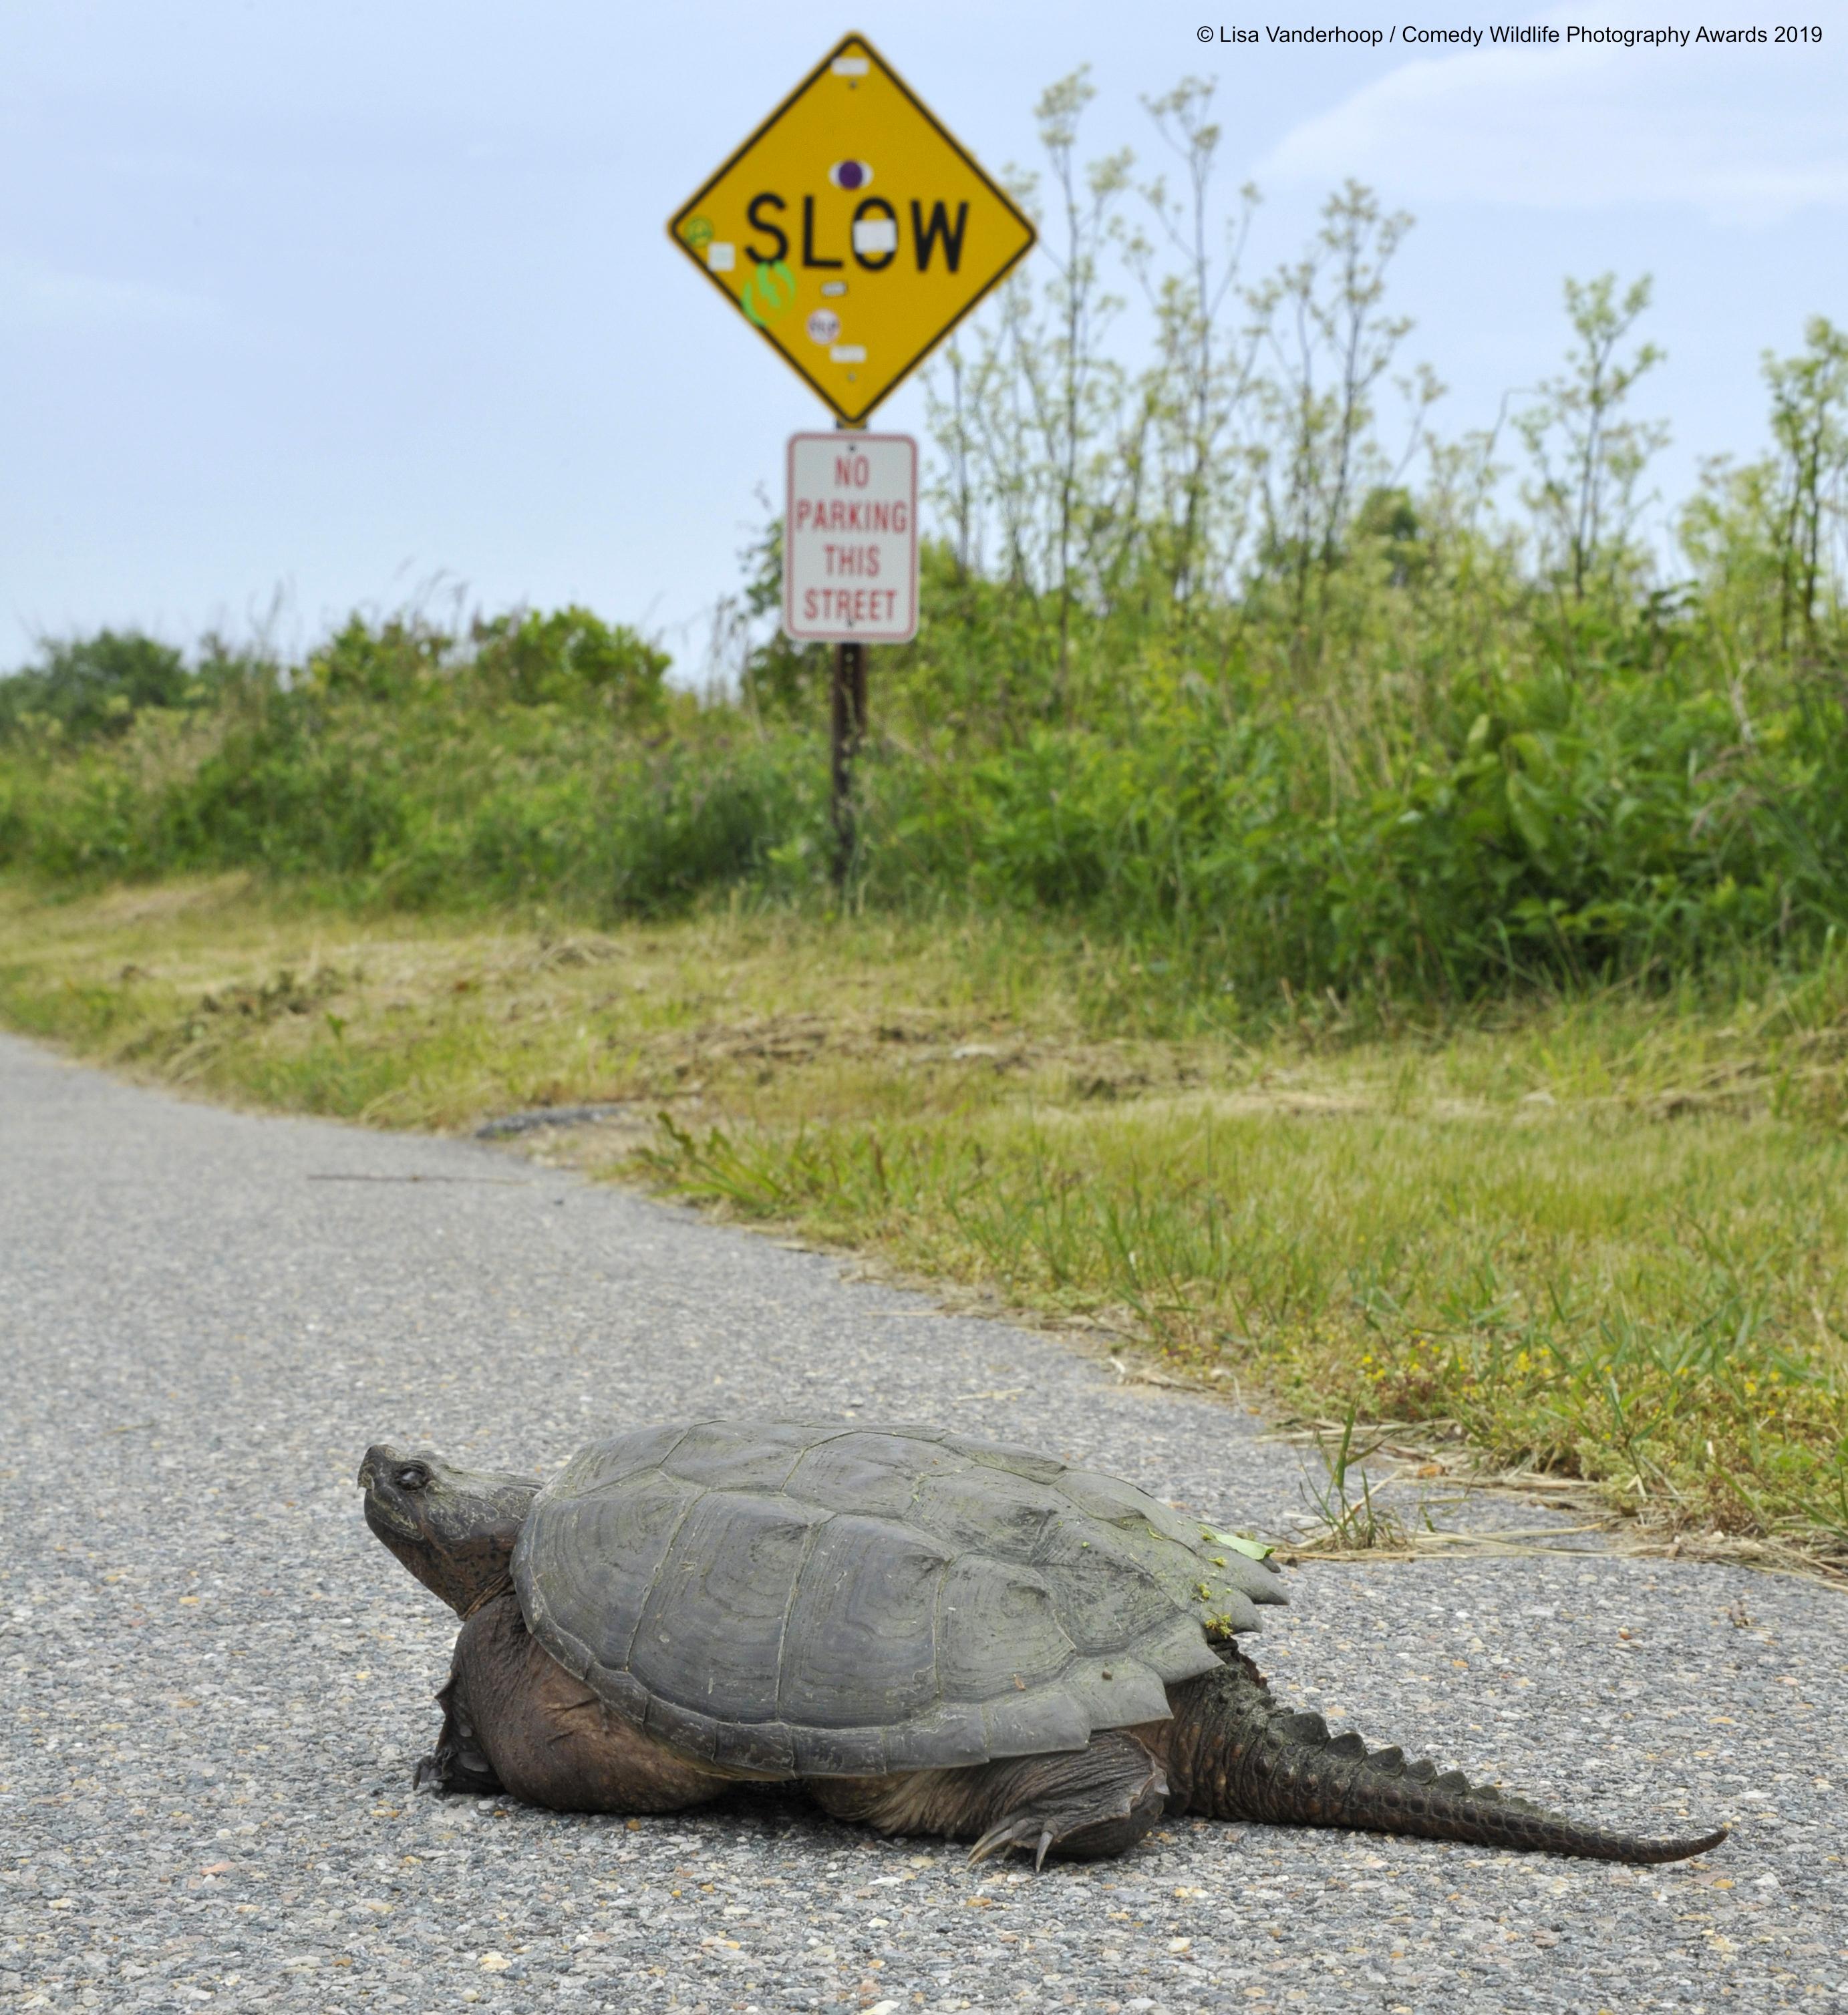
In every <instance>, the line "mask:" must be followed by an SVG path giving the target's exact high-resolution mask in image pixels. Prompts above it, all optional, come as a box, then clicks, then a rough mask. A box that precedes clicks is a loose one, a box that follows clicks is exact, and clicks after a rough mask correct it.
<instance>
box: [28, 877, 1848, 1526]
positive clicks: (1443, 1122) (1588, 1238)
mask: <svg viewBox="0 0 1848 2015" xmlns="http://www.w3.org/2000/svg"><path fill="white" fill-rule="evenodd" d="M0 946H3V948H0V1015H3V1016H4V1017H5V1019H6V1020H7V1021H8V1022H10V1023H11V1024H12V1025H13V1026H14V1027H16V1028H20V1029H25V1030H27V1031H30V1032H31V1033H36V1034H39V1035H41V1036H48V1037H50V1038H52V1039H54V1040H59V1041H61V1042H63V1043H67V1045H69V1046H70V1047H71V1048H73V1049H74V1051H77V1053H78V1054H83V1055H85V1056H88V1057H90V1058H94V1059H95V1060H97V1061H101V1062H103V1063H106V1064H108V1065H112V1066H113V1067H115V1068H117V1069H127V1070H129V1071H131V1072H135V1073H137V1074H138V1075H142V1076H146V1077H149V1078H152V1079H158V1080H160V1081H164V1082H167V1083H175V1084H180V1085H187V1086H192V1087H196V1088H198V1089H199V1090H202V1091H205V1092H208V1093H210V1094H213V1095H214V1096H218V1097H228V1098H231V1099H234V1100H237V1101H241V1102H246V1103H250V1104H256V1105H259V1106H262V1107H264V1108H272V1109H281V1110H288V1111H296V1112H318V1113H324V1114H330V1115H338V1116H341V1117H344V1118H349V1119H358V1120H362V1121H365V1122H369V1123H373V1124H381V1125H390V1126H435V1127H439V1128H449V1129H462V1128H466V1127H468V1126H473V1125H474V1124H476V1123H478V1122H480V1121H482V1120H484V1119H487V1118H490V1117H491V1116H493V1115H497V1114H504V1113H506V1112H511V1111H515V1110H518V1109H522V1108H533V1107H540V1106H547V1105H555V1104H570V1103H577V1102H587V1103H593V1102H602V1103H607V1104H610V1105H613V1106H614V1107H616V1108H618V1112H619V1115H628V1117H629V1120H630V1122H631V1123H630V1124H629V1125H628V1126H627V1128H626V1129H625V1128H624V1126H620V1125H619V1126H615V1127H613V1128H609V1129H606V1130H602V1131H601V1132H600V1133H595V1134H593V1135H591V1136H589V1137H588V1139H589V1140H590V1142H591V1147H590V1149H589V1151H590V1152H591V1155H592V1156H593V1158H596V1157H599V1156H600V1157H601V1159H602V1163H603V1165H604V1166H605V1167H606V1169H607V1170H608V1171H609V1173H629V1174H631V1175H633V1174H634V1173H637V1172H638V1171H639V1172H641V1173H645V1175H646V1176H648V1177H649V1179H650V1180H653V1181H654V1182H655V1183H658V1184H660V1186H662V1187H666V1188H668V1189H671V1190H673V1191H676V1192H677V1193H678V1194H682V1195H685V1196H688V1197H691V1198H696V1199H699V1200H701V1201H704V1202H706V1204H708V1205H710V1206H712V1207H714V1208H715V1209H719V1210H721V1211H723V1212H725V1213H726V1214H728V1215H730V1216H734V1217H736V1218H739V1219H747V1220H751V1219H754V1220H757V1221H761V1222H775V1223H778V1224H782V1225H786V1226H790V1227H796V1229H798V1230H800V1231H801V1232H802V1233H803V1234H805V1235H806V1236H808V1237H812V1238H815V1239H818V1240H821V1241H827V1242H829V1243H832V1244H836V1245H841V1246H844V1247H850V1248H855V1249H857V1250H860V1251H862V1252H868V1253H870V1254H872V1255H877V1256H878V1257H879V1259H882V1260H883V1262H884V1263H886V1264H888V1265H890V1266H893V1268H896V1269H897V1270H902V1271H904V1272H905V1273H910V1274H912V1275H915V1276H918V1277H924V1278H927V1279H930V1280H937V1281H940V1282H955V1283H958V1284H965V1285H967V1286H970V1287H974V1288H981V1289H983V1290H987V1291H990V1292H991V1293H994V1294H995V1295H998V1296H999V1297H1001V1298H1002V1299H1003V1300H1004V1301H1005V1303H1006V1304H1007V1305H1008V1306H1012V1307H1015V1308H1017V1309H1021V1310H1023V1311H1027V1312H1031V1313H1035V1314H1037V1315H1039V1316H1046V1317H1054V1318H1065V1319H1082V1320H1088V1321H1089V1322H1091V1323H1093V1324H1102V1325H1105V1326H1106V1327H1113V1328H1115V1329H1118V1330H1120V1331H1122V1332H1124V1334H1126V1335H1128V1336H1133V1337H1134V1338H1137V1339H1138V1340H1140V1341H1141V1342H1144V1343H1145V1344H1146V1345H1149V1347H1151V1348H1152V1349H1156V1350H1158V1351H1159V1352H1162V1353H1163V1355H1164V1356H1165V1357H1166V1358H1167V1359H1168V1360H1169V1362H1170V1364H1171V1365H1172V1366H1173V1367H1175V1368H1177V1369H1178V1370H1181V1371H1182V1372H1184V1373H1190V1374H1195V1375H1200V1376H1203V1377H1220V1378H1235V1379H1236V1380H1237V1381H1239V1382H1240V1384H1241V1385H1242V1388H1243V1389H1244V1390H1245V1391H1246V1393H1247V1395H1248V1396H1254V1395H1259V1394H1261V1395H1264V1399H1265V1401H1266V1403H1267V1405H1269V1406H1271V1407H1272V1408H1273V1409H1293V1410H1297V1411H1299V1412H1301V1413H1308V1414H1311V1415H1319V1416H1323V1417H1327V1416H1330V1415H1332V1416H1336V1417H1340V1416H1343V1415H1345V1414H1352V1415H1353V1416H1354V1417H1357V1418H1359V1419H1360V1420H1361V1421H1368V1420H1380V1419H1387V1420H1391V1421H1398V1422H1403V1423H1418V1424H1422V1425H1423V1427H1424V1428H1426V1431H1429V1432H1433V1433H1442V1432H1454V1433H1460V1434H1461V1435H1463V1436H1465V1437H1466V1438H1467V1439H1468V1441H1469V1443H1470V1444H1471V1445H1472V1446H1473V1448H1474V1449H1476V1451H1477V1452H1478V1453H1479V1456H1480V1457H1481V1458H1482V1459H1483V1460H1484V1461H1485V1462H1487V1463H1489V1464H1493V1465H1495V1466H1497V1467H1529V1468H1532V1469H1535V1470H1538V1471H1544V1472H1547V1473H1548V1474H1552V1475H1555V1476H1564V1477H1572V1478H1580V1479H1582V1480H1583V1481H1584V1482H1586V1483H1587V1485H1591V1486H1593V1487H1595V1489H1597V1490H1598V1492H1600V1493H1601V1494H1602V1496H1603V1497H1604V1499H1605V1501H1606V1502H1607V1503H1609V1504H1610V1505H1611V1506H1613V1507H1616V1508H1619V1509H1621V1510H1626V1511H1628V1512H1630V1513H1633V1514H1636V1515H1637V1516H1638V1517H1639V1518H1641V1519H1643V1520H1645V1521H1648V1522H1650V1523H1652V1524H1654V1525H1658V1526H1660V1527H1665V1528H1675V1529H1677V1530H1680V1531H1685V1532H1695V1531H1700V1530H1716V1529H1717V1530H1719V1531H1722V1532H1729V1533H1734V1534H1747V1535H1756V1536H1759V1537H1761V1538H1767V1539H1774V1540H1777V1541H1778V1542H1780V1543H1782V1544H1784V1545H1785V1546H1789V1547H1791V1548H1793V1549H1797V1550H1803V1551H1807V1552H1808V1553H1810V1554H1811V1555H1812V1556H1814V1557H1816V1558H1817V1559H1819V1560H1834V1561H1838V1562H1839V1561H1848V1210H1845V1209H1844V1206H1843V1201H1842V1199H1843V1197H1844V1196H1848V1140H1845V1139H1844V1137H1843V1131H1842V1129H1841V1126H1840V1115H1841V1114H1842V1112H1843V1110H1844V1105H1845V1095H1844V1094H1845V1086H1848V1071H1845V1068H1844V1065H1845V1060H1848V975H1844V974H1843V973H1842V972H1839V971H1835V970H1833V969H1825V970H1823V971H1821V972H1817V973H1816V974H1815V975H1812V976H1811V977H1810V979H1807V980H1805V981H1803V982H1801V983H1800V984H1796V983H1792V984H1789V985H1785V986H1774V987H1771V988H1770V989H1768V990H1761V992H1760V994H1759V996H1758V997H1755V998H1753V999H1750V1000H1746V999H1740V998H1734V999H1731V1000H1728V1001H1725V1002H1724V1003H1718V1002H1713V1001H1708V1002H1705V1003H1703V1002H1701V1001H1699V1000H1692V999H1688V1000H1680V1001H1674V1002H1663V1001H1648V1000H1639V999H1637V998H1634V997H1628V996H1624V995H1616V996H1605V997H1598V998H1594V999H1588V1000H1580V1001H1577V1002H1573V1003H1566V1004H1555V1005H1552V1006H1550V1007H1529V1008H1526V1009H1524V1010H1522V1011H1518V1012H1517V1011H1512V1010H1505V1011H1494V1012H1484V1013H1483V1014H1481V1015H1479V1016H1478V1017H1477V1018H1475V1019H1474V1020H1473V1021H1472V1022H1468V1023H1465V1024H1460V1025H1454V1026H1451V1027H1448V1028H1444V1029H1437V1028H1430V1029H1416V1028H1411V1029H1403V1030H1401V1031H1400V1032H1399V1033H1397V1034H1395V1035H1393V1036H1390V1037H1382V1036H1378V1035H1373V1036H1364V1037H1363V1036H1358V1035H1356V1034H1354V1033H1351V1032H1347V1031H1344V1030H1343V1029H1342V1028H1341V1026H1340V1025H1339V1017H1338V1015H1336V1013H1335V1012H1334V1011H1328V1012H1325V1013H1323V1014H1321V1015H1320V1016H1319V1018H1318V1016H1316V1015H1309V1014H1307V1013H1306V1014H1305V1015H1303V1017H1301V1018H1300V1019H1299V1021H1298V1022H1296V1024H1294V1025H1292V1026H1289V1027H1288V1028H1284V1029H1278V1030H1277V1031H1276V1032H1275V1033H1271V1034H1270V1035H1268V1036H1265V1037H1264V1038H1263V1039H1262V1040H1259V1039H1257V1038H1255V1037H1254V1038H1253V1040H1249V1041H1246V1042H1239V1041H1237V1040H1230V1039H1220V1040H1170V1041H1159V1040H1152V1039H1151V1040H1135V1041H1128V1040H1118V1039H1116V1038H1114V1037H1113V1036H1111V1035H1110V1033H1109V1029H1108V1026H1107V1025H1102V1024H1101V1023H1100V1018H1099V1016H1100V1011H1099V1007H1098V1003H1099V1002H1100V1001H1101V1000H1107V999H1109V998H1110V997H1112V995H1113V989H1112V988H1110V987H1103V988H1100V987H1099V986H1098V984H1097V978H1098V974H1097V967H1098V959H1099V957H1101V956H1102V955H1101V954H1095V953H1093V952H1092V951H1091V950H1089V949H1088V947H1087V946H1085V944H1084V943H1083V941H1082V940H1081V939H1077V938H1075V937H1061V936H1055V935H1048V936H1042V937H1035V936H1031V935H1028V934H1023V932H1021V931H1020V930H1019V928H1018V927H1017V926H1015V927H1012V928H1005V929H1004V928H1002V927H1000V926H984V925H976V924H969V925H957V926H951V925H929V924H925V923H921V922H914V923H896V922H893V921H868V920H846V921H826V920H822V919H807V920H804V919H802V918H795V917H789V916H770V917H764V916H750V915H745V914H715V915H710V916H707V917H706V918H700V919H696V920H694V921H689V922H685V923H680V924H675V925H655V926H650V927H648V928H635V929H631V930H625V931H622V932H616V933H613V934H603V933H587V932H564V931H560V930H558V929H547V928H545V927H543V926H540V925H533V924H530V923H527V922H516V921H512V920H506V921H494V922H490V923H486V924H484V923H483V922H482V921H480V920H479V919H476V920H473V921H463V920H455V919H432V918H414V919H413V918H397V917H383V918H353V917H351V916H347V915H340V914H332V913H325V912H324V913H320V914H304V913H303V912H302V911H300V909H299V908H295V909H289V908H285V907H275V906H272V905H271V903H268V902H267V901H266V900H263V899H261V898H260V897H259V896H257V895H255V894H253V893H252V892H251V890H250V889H249V888H248V886H247V885H246V884H245V883H244V882H243V880H242V879H241V878H228V879H221V880H218V881H214V882H194V883H185V884H173V885H163V886H157V887H153V888H141V889H117V890H114V891H111V892H107V893H102V894H99V895H92V896H84V897H83V898H81V899H78V900H51V899H49V898H48V897H46V896H44V895H42V894H40V893H34V891H33V890H31V889H28V888H26V887H23V886H21V885H17V884H13V885H7V884H0ZM1131 976H1132V977H1133V975H1131ZM1123 977H1124V975H1118V978H1119V979H1122V978H1123ZM599 1142H601V1143H602V1145H601V1146H599V1145H598V1143H599Z"/></svg>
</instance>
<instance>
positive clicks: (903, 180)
mask: <svg viewBox="0 0 1848 2015" xmlns="http://www.w3.org/2000/svg"><path fill="white" fill-rule="evenodd" d="M667 229H668V233H669V235H671V237H672V239H673V240H674V243H675V244H677V245H678V246H679V247H680V248H681V250H682V251H683V252H684V253H685V254H686V255H687V257H689V259H691V260H693V261H694V262H695V264H696V265H698V267H699V270H700V271H702V272H703V273H704V274H705V275H706V278H707V279H709V280H710V282H712V284H713V285H714V286H715V287H717V289H719V291H720V292H721V293H722V294H724V296H725V298H726V299H727V300H728V301H730V302H731V303H732V305H733V306H734V307H735V308H736V309H737V310H738V311H739V313H740V314H742V315H743V317H744V318H745V319H746V321H748V322H750V325H752V327H753V328H754V329H756V330H757V332H758V333H759V334H760V336H763V337H764V339H765V341H766V342H768V343H771V344H772V345H773V346H774V347H775V348H776V349H777V350H779V351H780V352H781V353H782V356H783V357H784V358H785V359H786V361H788V362H789V363H791V364H793V365H794V366H795V367H796V369H797V370H798V371H799V372H801V374H802V375H803V376H804V378H805V379H807V381H808V383H810V385H811V386H813V387H814V390H816V391H817V392H818V393H820V394H821V395H822V397H823V398H824V399H825V400H827V402H828V404H829V405H830V406H832V408H833V409H834V411H835V412H836V414H837V415H839V416H840V418H842V419H843V420H845V421H847V422H848V423H849V424H850V425H857V424H858V423H859V422H861V421H862V420H864V419H865V418H866V416H867V415H868V413H870V412H871V411H872V409H873V408H874V407H875V406H876V405H877V404H879V401H880V400H882V399H883V398H884V397H886V393H889V392H890V391H891V390H892V389H893V386H896V385H897V383H899V381H900V380H901V379H902V378H904V375H906V373H907V372H909V371H911V369H912V368H914V367H915V366H916V365H919V364H920V363H922V361H923V360H924V358H925V357H926V355H927V354H929V351H930V350H931V348H932V347H933V345H935V344H936V343H938V342H939V341H940V340H941V339H942V338H943V337H944V336H947V334H948V333H949V332H950V330H951V329H953V328H954V327H955V325H956V324H957V323H958V321H961V320H962V318H963V316H965V314H968V313H969V310H970V309H971V308H973V307H974V306H975V304H976V302H977V301H979V300H980V299H981V298H982V296H983V295H984V294H985V293H987V292H988V290H989V289H990V288H991V287H992V286H994V285H995V283H996V282H998V280H1000V279H1001V277H1002V275H1004V274H1005V273H1006V272H1007V271H1008V268H1010V267H1011V266H1012V265H1013V264H1015V263H1016V261H1017V260H1019V259H1021V258H1022V257H1024V256H1025V255H1026V253H1027V252H1028V251H1029V250H1030V249H1031V247H1032V245H1033V242H1034V229H1033V226H1032V224H1030V223H1029V222H1028V221H1027V220H1026V217H1024V216H1023V214H1021V212H1020V210H1019V209H1018V208H1017V207H1016V206H1015V205H1014V204H1013V203H1012V202H1010V201H1009V199H1008V197H1007V196H1005V195H1004V194H1003V193H1002V192H1001V190H1000V189H998V187H997V186H996V185H995V184H994V182H992V181H990V180H989V178H988V177H987V175H985V174H983V172H982V171H981V170H980V168H979V167H977V166H976V163H975V161H974V160H973V159H972V158H971V156H969V154H968V153H966V152H965V150H964V149H962V147H961V146H960V145H958V143H957V142H956V141H955V139H953V138H951V135H950V134H949V133H948V132H947V131H945V130H944V128H943V127H942V126H941V125H940V124H939V123H938V122H937V120H936V119H935V118H934V117H933V116H932V114H931V113H929V111H928V110H926V107H925V106H924V105H923V104H922V102H921V101H920V100H919V99H918V98H917V96H916V95H915V94H914V93H913V92H911V90H910V89H909V88H908V87H907V86H906V84H904V81H903V80H902V79H901V77H899V75H898V74H897V72H896V71H895V70H893V68H892V66H890V64H889V63H886V60H885V59H884V58H883V57H882V56H880V55H879V52H877V51H876V50H875V48H873V46H872V44H871V43H870V42H869V41H867V40H866V38H865V37H864V36H863V35H849V36H848V37H847V39H846V40H845V41H843V42H842V43H841V44H840V47H839V48H836V49H833V50H832V51H830V52H829V54H828V55H827V56H825V57H824V58H823V59H822V61H821V62H820V63H818V65H817V66H815V68H814V70H811V72H810V73H809V74H808V75H807V77H804V79H803V81H801V83H800V84H798V85H797V86H796V88H795V90H793V92H791V93H790V94H789V96H788V97H787V98H786V99H784V100H783V102H782V104H781V105H779V106H778V107H777V109H776V110H775V111H774V112H773V113H771V115H770V117H768V119H767V120H764V124H762V125H761V126H760V127H759V128H757V131H756V132H754V133H753V135H751V137H750V138H749V139H748V140H746V142H745V143H744V145H742V147H740V148H739V149H738V151H737V153H735V154H734V155H733V156H732V158H731V160H728V162H726V163H725V164H724V167H722V168H721V169H720V170H719V171H718V173H717V174H715V175H714V177H713V178H712V179H711V180H710V181H709V182H707V183H706V185H705V187H704V188H703V189H701V190H700V191H699V193H698V194H697V195H696V196H694V197H693V198H692V200H691V201H690V202H689V203H685V205H684V206H683V207H681V209H680V210H678V211H677V212H676V213H675V214H674V217H672V219H671V221H670V222H669V224H668V226H667Z"/></svg>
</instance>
